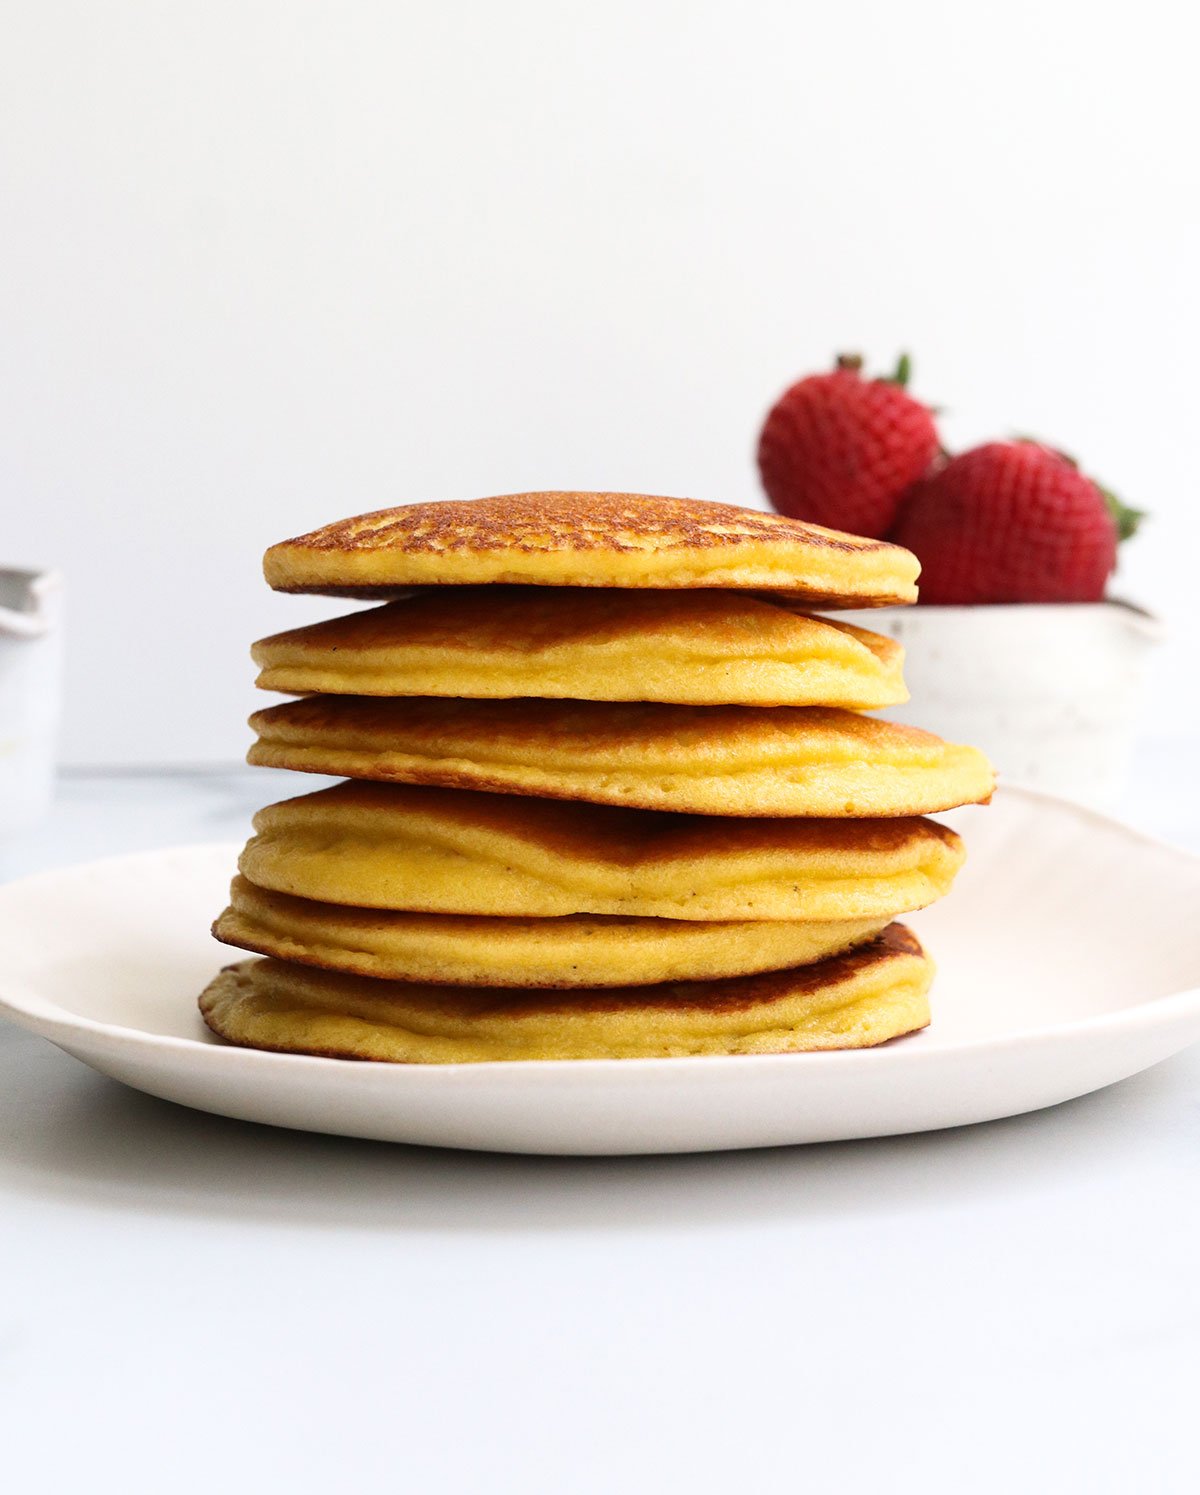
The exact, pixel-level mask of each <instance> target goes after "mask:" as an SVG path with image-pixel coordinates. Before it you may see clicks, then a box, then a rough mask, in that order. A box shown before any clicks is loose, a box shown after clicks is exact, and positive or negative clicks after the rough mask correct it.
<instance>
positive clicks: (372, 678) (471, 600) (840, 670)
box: [252, 586, 908, 710]
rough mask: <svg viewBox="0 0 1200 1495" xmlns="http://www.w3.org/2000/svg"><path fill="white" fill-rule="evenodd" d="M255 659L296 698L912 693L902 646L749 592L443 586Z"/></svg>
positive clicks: (727, 698)
mask: <svg viewBox="0 0 1200 1495" xmlns="http://www.w3.org/2000/svg"><path fill="white" fill-rule="evenodd" d="M252 653H253V656H254V659H255V662H256V663H257V664H258V665H260V666H261V673H260V675H259V677H258V684H259V685H260V686H261V687H262V688H263V689H264V690H279V691H284V692H286V693H288V694H292V695H308V694H313V693H321V692H325V693H330V694H334V695H357V696H474V697H499V698H511V697H514V696H546V697H560V698H566V699H568V700H578V701H644V700H653V701H667V702H678V703H690V704H692V705H699V706H713V705H725V704H729V703H732V704H744V705H757V706H781V705H790V706H848V707H852V708H854V709H857V710H872V709H874V708H876V707H879V706H895V705H898V704H900V703H901V702H902V701H906V700H907V699H908V692H907V691H906V690H905V689H904V680H903V676H902V673H901V670H902V664H903V658H904V652H903V650H902V648H901V647H900V645H899V644H897V643H895V642H894V641H893V640H892V639H888V638H884V637H883V636H882V635H881V634H877V633H868V632H866V631H865V630H863V629H861V628H853V627H850V626H848V625H847V624H844V623H830V622H825V621H823V620H822V619H819V618H811V617H807V616H805V614H803V613H802V612H800V611H799V610H798V606H797V604H796V603H795V602H791V601H788V600H786V599H784V598H782V597H775V598H769V597H756V596H754V595H752V594H747V593H737V592H703V591H691V592H687V591H677V592H649V591H646V592H631V591H625V592H621V591H617V590H612V589H606V590H601V589H597V588H590V589H589V588H582V587H503V586H497V587H460V588H444V587H429V588H426V589H424V590H422V591H420V592H417V593H414V594H413V595H412V596H411V597H409V598H406V599H405V600H404V601H400V602H391V603H388V604H387V605H386V606H384V607H377V608H371V609H369V610H367V611H365V612H359V613H351V614H350V616H349V617H344V618H335V619H333V620H332V621H330V622H326V623H316V624H313V625H312V626H311V627H308V628H295V629H292V630H291V631H290V632H288V633H277V634H275V635H274V636H273V637H271V638H266V639H261V640H260V641H259V642H258V643H256V644H255V645H254V648H253V650H252Z"/></svg>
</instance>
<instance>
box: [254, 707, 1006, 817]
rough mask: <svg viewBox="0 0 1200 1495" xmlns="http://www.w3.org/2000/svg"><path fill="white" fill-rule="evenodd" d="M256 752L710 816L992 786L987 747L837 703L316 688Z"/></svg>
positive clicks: (909, 804) (963, 798) (949, 794)
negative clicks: (524, 697)
mask: <svg viewBox="0 0 1200 1495" xmlns="http://www.w3.org/2000/svg"><path fill="white" fill-rule="evenodd" d="M250 725H251V726H252V727H253V728H254V730H255V731H256V732H257V733H258V741H257V742H256V743H255V744H254V746H253V747H252V748H251V749H250V753H249V761H250V762H251V763H259V764H264V765H266V766H268V767H271V768H294V769H299V770H301V771H304V772H308V773H322V774H332V775H335V776H337V777H345V778H352V779H376V780H380V781H385V782H388V781H394V782H402V783H410V784H438V785H442V786H444V787H447V788H462V789H487V790H497V791H500V792H502V793H507V794H527V795H538V796H543V797H546V798H550V799H582V800H591V801H593V802H594V803H596V804H610V805H630V806H636V807H637V808H639V809H651V810H679V811H686V812H688V813H694V814H700V815H739V816H741V815H751V816H758V815H771V816H775V815H788V816H792V815H805V816H812V815H820V816H843V815H845V816H852V817H862V816H891V815H923V814H926V813H928V812H930V811H934V810H948V809H951V808H952V807H953V806H955V805H962V804H971V803H975V802H977V801H981V800H986V799H988V798H989V797H990V796H991V793H992V789H993V786H994V785H993V777H992V770H991V766H990V765H989V763H988V761H987V759H986V758H985V757H984V756H983V754H982V753H981V752H979V751H978V749H976V748H971V747H962V746H959V745H957V744H955V743H947V742H943V741H942V740H941V739H940V738H938V737H934V736H933V735H932V734H931V733H929V732H922V731H920V730H919V729H918V728H916V727H902V726H898V725H896V724H894V723H892V722H881V721H875V720H873V719H872V718H870V717H864V716H859V715H857V714H856V713H855V712H853V711H842V710H839V709H838V708H836V707H821V706H809V707H791V706H778V707H775V708H773V709H768V708H759V707H753V706H664V705H658V704H651V703H647V702H638V703H637V704H629V703H620V702H608V701H571V702H567V701H545V700H542V701H536V700H534V701H467V700H451V699H444V700H439V699H434V698H430V697H426V696H416V697H412V698H403V699H393V700H387V699H382V698H378V697H374V698H373V697H365V696H309V697H308V698H306V699H305V700H301V701H289V702H287V703H285V704H284V705H282V706H271V707H268V708H267V709H266V710H265V711H257V712H255V714H254V715H253V716H252V717H251V718H250Z"/></svg>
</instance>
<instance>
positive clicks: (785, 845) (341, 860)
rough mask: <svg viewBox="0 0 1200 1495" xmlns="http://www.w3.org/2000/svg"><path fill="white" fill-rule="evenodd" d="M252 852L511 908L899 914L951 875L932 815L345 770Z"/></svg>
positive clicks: (377, 899)
mask: <svg viewBox="0 0 1200 1495" xmlns="http://www.w3.org/2000/svg"><path fill="white" fill-rule="evenodd" d="M254 828H255V831H256V832H257V834H256V835H255V836H254V838H253V839H252V840H251V841H250V842H249V843H248V844H247V846H246V848H245V850H244V851H243V853H242V856H241V859H240V862H239V866H240V868H241V871H242V873H243V875H244V876H245V877H246V878H248V879H249V881H250V882H252V883H255V884H256V885H257V886H259V887H263V888H270V889H274V890H275V891H277V892H280V893H290V894H293V895H295V896H297V897H300V898H307V899H311V900H315V901H318V902H325V903H340V904H347V905H350V906H351V907H357V908H377V909H403V910H409V911H413V912H422V913H439V914H477V915H492V916H501V917H509V918H517V917H519V918H556V917H560V916H562V915H565V914H600V915H619V916H623V917H634V918H665V919H691V920H720V921H740V920H746V919H751V920H755V919H764V920H765V919H781V920H795V919H806V920H817V921H826V920H829V921H832V920H844V919H848V920H859V919H882V920H885V921H886V920H888V919H890V918H893V917H894V916H895V915H897V914H901V913H907V912H910V911H911V910H913V909H917V908H924V907H925V906H926V905H927V904H929V903H932V902H934V901H935V900H936V899H938V898H940V897H942V895H943V894H944V893H946V892H948V891H949V888H950V885H951V883H952V882H953V880H954V876H955V874H956V873H957V871H958V869H959V867H960V866H961V865H962V862H963V846H962V842H961V841H960V840H959V838H958V836H956V835H955V834H954V832H953V831H951V830H948V829H947V828H946V827H945V826H942V825H937V824H936V823H935V822H933V821H931V820H915V819H902V820H791V819H789V820H734V819H724V818H706V817H701V816H688V815H660V814H656V813H654V812H653V811H640V810H617V809H610V808H608V807H606V806H600V805H588V804H569V803H565V802H563V803H559V802H555V801H553V800H537V799H514V798H511V797H510V796H508V795H496V794H466V793H462V792H459V791H455V790H453V789H421V788H410V787H408V786H402V785H383V784H355V783H351V784H337V785H334V787H333V788H331V789H321V790H318V791H317V793H315V794H305V795H301V796H300V797H298V798H296V799H289V800H284V801H283V802H282V803H280V804H275V805H268V806H267V807H266V808H265V809H263V810H260V811H259V812H258V814H257V815H256V816H255V817H254Z"/></svg>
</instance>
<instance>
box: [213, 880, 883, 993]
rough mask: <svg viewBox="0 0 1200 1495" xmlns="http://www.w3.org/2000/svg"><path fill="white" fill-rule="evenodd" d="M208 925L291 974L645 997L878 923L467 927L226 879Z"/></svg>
mask: <svg viewBox="0 0 1200 1495" xmlns="http://www.w3.org/2000/svg"><path fill="white" fill-rule="evenodd" d="M229 897H230V902H229V907H228V908H227V909H226V910H225V912H224V913H223V914H222V915H221V916H220V918H219V919H218V920H217V922H216V923H215V924H214V925H213V934H215V935H216V937H217V939H219V940H223V941H224V942H225V944H227V945H239V946H240V947H241V948H242V949H244V950H255V951H257V952H258V953H259V954H260V955H273V956H277V957H278V958H279V959H281V960H291V961H295V962H297V963H298V964H300V965H309V966H322V967H325V968H327V969H329V970H335V971H351V972H354V973H355V974H357V975H359V976H376V977H382V978H384V979H386V980H392V981H432V982H436V983H437V984H438V985H440V986H536V987H572V986H644V985H648V984H651V983H653V982H659V981H710V980H715V979H718V978H721V977H726V976H744V975H747V974H750V973H752V972H756V971H777V970H782V969H783V968H784V967H785V966H801V965H808V964H810V963H811V962H812V961H816V960H824V959H825V958H826V957H828V956H830V955H837V954H840V953H841V952H842V951H843V950H849V949H850V948H851V947H852V946H854V945H861V944H863V943H864V941H866V940H870V939H873V938H874V937H875V936H876V935H877V934H878V933H879V932H880V930H881V929H883V927H884V925H885V924H886V923H887V920H886V919H860V920H858V921H854V920H843V921H839V922H838V923H810V922H789V921H785V920H776V921H773V922H765V923H746V922H742V923H728V922H727V923H711V924H708V923H700V922H698V921H696V920H685V919H628V918H603V917H601V918H596V917H593V916H591V915H586V914H575V915H568V916H566V917H565V918H560V919H494V918H471V917H469V916H462V915H455V914H410V913H391V912H384V911H381V910H378V909H364V908H344V907H339V906H337V905H336V904H330V903H313V902H310V901H309V900H307V899H304V898H291V897H289V896H288V895H287V894H286V893H268V892H265V891H264V890H263V889H262V888H256V887H255V886H254V884H253V883H250V882H247V881H246V879H245V878H244V877H238V878H235V879H234V883H233V887H232V889H231V890H230V895H229Z"/></svg>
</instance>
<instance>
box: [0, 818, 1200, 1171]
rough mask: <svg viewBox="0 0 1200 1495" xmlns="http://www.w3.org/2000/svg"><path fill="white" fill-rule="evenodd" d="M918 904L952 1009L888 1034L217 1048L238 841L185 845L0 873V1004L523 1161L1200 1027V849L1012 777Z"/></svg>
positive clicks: (1082, 1067)
mask: <svg viewBox="0 0 1200 1495" xmlns="http://www.w3.org/2000/svg"><path fill="white" fill-rule="evenodd" d="M957 823H958V825H959V827H960V829H962V830H963V831H964V832H965V834H966V836H967V839H968V845H969V849H970V858H969V861H968V864H967V868H966V870H965V871H964V872H963V874H962V876H961V878H960V879H959V882H958V885H957V887H956V888H955V890H954V892H953V894H952V895H951V896H950V897H949V898H947V899H946V900H945V901H944V902H943V903H941V904H939V905H938V906H937V907H936V908H934V909H931V910H929V911H927V912H926V913H924V914H922V915H919V916H916V917H915V918H914V919H913V921H912V922H913V924H914V926H915V927H916V928H917V929H918V931H919V932H920V934H921V936H922V938H923V939H925V940H926V941H927V943H928V946H929V949H930V951H931V952H932V954H933V955H934V957H935V959H936V960H937V962H938V965H939V969H940V973H939V976H938V980H937V982H936V983H935V986H934V992H933V1003H934V1018H933V1024H932V1026H931V1027H930V1028H928V1029H927V1030H926V1031H925V1032H924V1033H920V1034H917V1035H915V1036H914V1037H911V1038H904V1039H900V1040H899V1041H897V1042H896V1043H893V1044H890V1045H887V1046H885V1047H883V1048H880V1049H874V1050H864V1051H859V1052H854V1051H849V1052H845V1053H828V1054H796V1055H787V1054H766V1055H754V1056H747V1057H736V1058H735V1057H730V1058H696V1059H633V1060H630V1059H626V1060H584V1061H576V1062H564V1061H558V1062H554V1063H533V1064H529V1063H526V1064H515V1063H509V1064H468V1065H459V1066H455V1065H412V1066H404V1065H388V1064H357V1063H346V1062H343V1061H339V1060H336V1059H315V1058H305V1057H301V1056H296V1055H288V1054H268V1053H256V1052H253V1051H250V1050H245V1049H236V1048H231V1047H227V1046H226V1045H224V1044H222V1043H220V1042H219V1041H218V1040H216V1039H215V1038H213V1037H212V1036H211V1035H210V1034H209V1033H208V1031H207V1029H205V1027H204V1025H203V1024H202V1023H201V1021H200V1018H199V1016H198V1015H197V1012H196V996H197V993H198V992H199V991H200V989H201V988H202V987H203V986H204V985H205V984H206V982H207V981H208V979H209V977H210V976H211V975H212V974H213V972H214V971H215V970H216V969H217V968H218V967H219V966H220V965H222V964H224V963H226V962H227V961H228V959H229V954H228V952H227V951H225V950H224V949H223V947H221V946H218V945H217V944H215V943H214V942H213V941H212V940H211V939H210V938H209V936H208V933H207V930H208V925H209V922H210V921H211V919H212V917H213V915H214V914H215V913H216V912H217V910H218V909H219V908H220V907H221V905H222V903H223V901H224V895H225V891H226V886H227V883H228V879H229V875H230V872H231V869H232V867H233V863H234V858H235V855H236V851H237V848H236V847H234V846H197V847H184V848H180V849H178V850H173V851H166V852H153V853H148V854H143V855H139V856H131V857H120V858H116V859H113V860H110V861H103V862H94V863H91V864H89V865H87V866H81V867H75V868H71V869H69V870H67V871H62V872H53V873H48V874H43V875H41V876H38V877H32V878H28V879H26V880H25V881H23V882H18V883H11V884H9V885H8V886H7V887H3V888H0V1012H3V1013H5V1014H6V1015H7V1016H8V1017H10V1018H11V1019H12V1020H13V1021H14V1022H16V1023H19V1024H21V1026H23V1027H26V1028H30V1029H32V1030H33V1031H34V1032H36V1033H41V1034H43V1035H44V1036H45V1037H47V1038H49V1039H50V1040H51V1041H52V1042H54V1043H56V1044H58V1045H59V1047H60V1048H63V1049H66V1051H67V1052H68V1053H71V1054H74V1055H75V1056H76V1057H77V1058H79V1059H82V1060H83V1062H84V1063H85V1064H90V1065H91V1066H92V1067H93V1068H94V1069H98V1070H100V1071H101V1072H102V1073H103V1074H107V1075H112V1076H113V1077H115V1078H116V1079H118V1080H122V1081H124V1082H125V1083H126V1084H127V1085H132V1086H134V1087H135V1088H137V1089H139V1090H145V1091H148V1092H149V1093H150V1094H151V1095H158V1096H163V1097H165V1098H166V1099H168V1100H173V1101H178V1102H180V1103H182V1104H183V1105H186V1106H195V1107H198V1108H199V1109H201V1110H205V1111H216V1112H218V1113H220V1114H221V1115H225V1116H237V1117H241V1118H244V1119H246V1120H250V1121H260V1122H267V1123H270V1124H271V1125H274V1126H285V1127H298V1128H301V1129H304V1130H309V1131H322V1132H336V1133H341V1134H343V1135H347V1136H355V1137H375V1138H379V1139H381V1140H385V1141H395V1142H419V1143H429V1144H433V1145H437V1146H443V1147H469V1148H480V1149H485V1150H493V1151H505V1152H540V1153H639V1152H699V1151H709V1150H714V1149H720V1148H731V1147H763V1146H772V1145H775V1144H779V1143H795V1142H825V1141H833V1140H838V1139H842V1138H850V1137H869V1136H884V1135H888V1134H891V1133H896V1132H913V1131H925V1130H930V1129H933V1128H937V1127H948V1126H961V1125H963V1124H964V1123H968V1122H976V1121H988V1120H992V1119H994V1118H996V1117H999V1116H1010V1115H1015V1114H1017V1113H1018V1112H1021V1111H1032V1110H1036V1109H1038V1108H1039V1107H1041V1106H1050V1105H1054V1104H1055V1103H1057V1102H1059V1101H1064V1100H1069V1099H1071V1098H1072V1097H1074V1096H1077V1095H1084V1094H1086V1093H1087V1092H1088V1091H1091V1090H1097V1089H1099V1088H1100V1087H1101V1086H1103V1085H1109V1084H1111V1083H1112V1082H1113V1081H1114V1080H1121V1079H1125V1078H1126V1077H1127V1076H1129V1075H1132V1074H1136V1073H1137V1072H1138V1071H1140V1070H1143V1069H1145V1068H1147V1067H1148V1066H1149V1065H1151V1064H1155V1063H1157V1062H1158V1061H1159V1060H1160V1059H1165V1058H1167V1057H1168V1056H1169V1055H1171V1054H1174V1053H1176V1052H1177V1051H1178V1050H1179V1049H1181V1048H1184V1047H1185V1046H1186V1045H1187V1044H1189V1043H1192V1042H1193V1041H1195V1040H1196V1039H1200V930H1198V927H1197V925H1198V921H1197V909H1198V908H1200V859H1196V858H1194V857H1191V856H1188V855H1187V854H1186V853H1184V852H1181V851H1176V850H1174V849H1172V848H1170V847H1166V846H1162V845H1159V844H1158V843H1156V842H1152V841H1149V840H1146V839H1145V838H1144V837H1142V836H1139V835H1138V834H1137V833H1135V832H1134V831H1131V830H1129V829H1127V828H1126V827H1124V826H1121V825H1118V824H1117V823H1115V822H1113V821H1109V820H1105V819H1103V818H1102V817H1100V816H1098V815H1096V814H1094V813H1092V812H1090V811H1087V810H1083V809H1080V808H1077V807H1075V806H1072V805H1069V804H1067V803H1065V802H1063V801H1061V800H1056V799H1053V798H1050V797H1049V796H1046V795H1039V794H1034V793H1032V792H1030V791H1026V790H1017V789H1011V788H1010V789H1008V790H1006V791H1004V792H1003V793H1002V794H1000V795H998V796H997V798H996V801H995V803H994V804H993V805H992V807H991V808H990V809H988V810H977V811H971V812H965V813H961V814H960V816H959V817H958V820H957Z"/></svg>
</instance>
